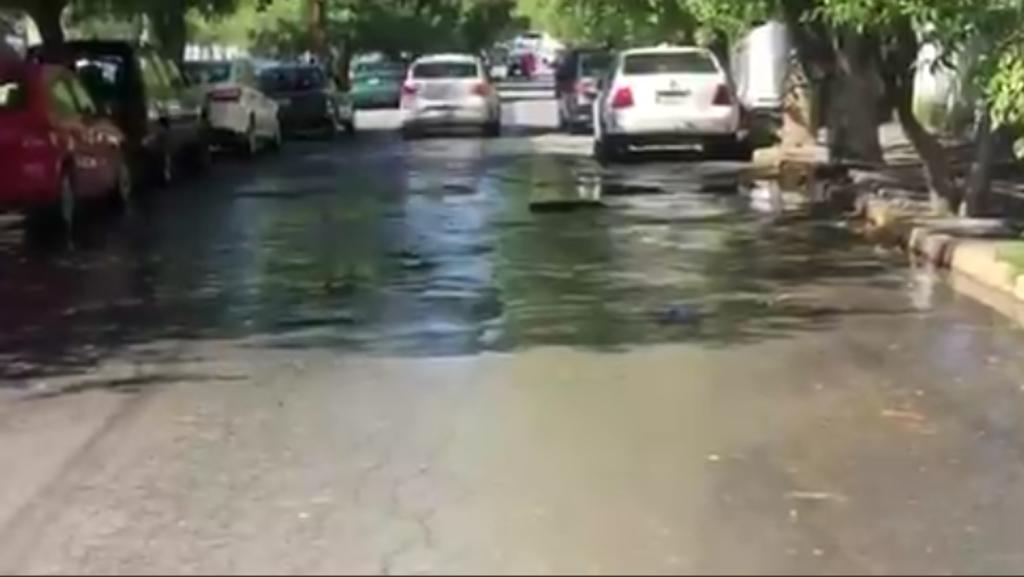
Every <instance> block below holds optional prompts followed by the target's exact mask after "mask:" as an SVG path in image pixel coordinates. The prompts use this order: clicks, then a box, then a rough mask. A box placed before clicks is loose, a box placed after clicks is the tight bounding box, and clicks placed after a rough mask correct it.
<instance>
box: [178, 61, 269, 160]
mask: <svg viewBox="0 0 1024 577" xmlns="http://www.w3.org/2000/svg"><path fill="white" fill-rule="evenodd" d="M184 69H185V74H186V76H188V77H189V79H190V80H191V82H192V84H194V85H195V86H197V87H198V89H199V90H200V91H201V92H202V94H203V96H204V97H205V99H206V120H207V123H208V129H209V130H210V136H211V138H212V139H213V140H214V141H215V142H217V143H220V144H230V145H234V146H238V147H240V148H241V149H242V150H244V151H245V153H246V154H248V155H250V156H252V155H255V154H256V153H257V152H258V151H259V150H260V148H261V147H262V146H263V145H264V144H265V145H268V146H270V147H271V148H275V149H276V148H278V147H279V146H280V145H281V123H280V122H279V121H278V118H277V109H278V106H277V102H276V101H275V100H274V99H272V98H270V97H268V96H267V95H266V94H263V91H262V90H260V88H259V80H258V78H257V71H256V65H255V63H254V62H252V61H251V60H249V59H246V58H240V59H236V60H227V61H203V62H186V63H185V64H184Z"/></svg>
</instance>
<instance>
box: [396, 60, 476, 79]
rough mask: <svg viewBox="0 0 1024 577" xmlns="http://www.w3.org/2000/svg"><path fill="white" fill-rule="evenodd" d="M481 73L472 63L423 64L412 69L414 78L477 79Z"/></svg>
mask: <svg viewBox="0 0 1024 577" xmlns="http://www.w3.org/2000/svg"><path fill="white" fill-rule="evenodd" d="M478 75H479V71H478V70H477V68H476V64H474V63H472V62H423V63H421V64H417V65H416V67H415V68H413V69H412V77H413V78H420V79H425V80H429V79H431V78H476V77H477V76H478Z"/></svg>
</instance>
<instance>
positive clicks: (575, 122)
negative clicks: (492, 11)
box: [555, 48, 612, 132]
mask: <svg viewBox="0 0 1024 577" xmlns="http://www.w3.org/2000/svg"><path fill="white" fill-rule="evenodd" d="M611 62H612V55H611V54H610V53H609V52H607V51H605V50H599V49H590V48H576V49H572V50H569V51H568V52H566V53H565V55H564V56H563V58H562V60H561V61H560V62H559V63H558V68H557V69H556V71H555V98H556V99H557V100H558V124H559V126H561V127H562V129H563V130H569V131H572V132H576V131H586V130H589V129H590V127H591V126H592V124H593V118H592V117H593V110H594V100H595V99H596V98H597V93H598V86H597V84H598V79H599V78H600V77H602V76H604V75H605V74H606V73H607V72H608V67H609V66H611Z"/></svg>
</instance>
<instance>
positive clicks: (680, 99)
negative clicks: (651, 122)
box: [658, 93, 689, 106]
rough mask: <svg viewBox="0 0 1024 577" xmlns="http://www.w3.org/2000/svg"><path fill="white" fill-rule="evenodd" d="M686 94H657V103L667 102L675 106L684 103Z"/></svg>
mask: <svg viewBox="0 0 1024 577" xmlns="http://www.w3.org/2000/svg"><path fill="white" fill-rule="evenodd" d="M688 96H689V95H688V94H681V93H680V94H665V93H662V94H658V104H667V105H669V106H677V105H679V104H685V103H686V100H687V97H688Z"/></svg>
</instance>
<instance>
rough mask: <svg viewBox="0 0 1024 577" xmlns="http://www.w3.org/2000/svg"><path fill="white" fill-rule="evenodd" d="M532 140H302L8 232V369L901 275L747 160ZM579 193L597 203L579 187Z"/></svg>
mask: <svg viewBox="0 0 1024 577" xmlns="http://www.w3.org/2000/svg"><path fill="white" fill-rule="evenodd" d="M524 142H528V140H526V139H522V138H521V139H515V138H507V139H502V140H495V141H486V140H480V139H474V138H445V139H437V140H425V141H418V142H413V143H403V142H401V141H399V140H398V139H397V138H394V137H393V136H390V135H384V134H377V135H371V136H365V137H363V139H362V140H360V141H357V142H354V143H343V144H322V143H299V144H296V145H294V146H292V147H291V148H290V149H289V150H288V151H286V153H284V155H282V156H279V157H267V158H266V159H265V160H263V161H261V162H259V163H258V164H256V165H251V166H246V165H242V164H238V163H235V164H230V165H229V166H228V167H226V168H225V169H223V170H222V171H221V172H220V174H219V175H218V176H216V177H214V178H212V179H209V180H207V181H201V182H195V183H188V184H184V185H181V186H179V187H177V188H176V189H174V190H171V191H167V193H166V194H163V195H160V196H157V197H154V198H151V199H149V201H148V202H147V203H145V205H144V206H142V207H140V209H139V210H138V211H137V212H136V214H134V215H133V216H132V217H130V218H129V219H127V220H126V221H125V222H121V223H118V222H111V221H109V219H108V220H102V219H101V220H100V221H98V222H97V223H95V224H94V225H93V228H94V229H95V230H93V231H91V232H90V234H89V235H88V236H87V242H85V243H84V244H83V245H82V246H79V247H78V248H77V249H75V250H70V251H52V250H49V251H46V250H34V249H33V248H32V247H26V246H25V245H24V244H23V242H22V239H21V238H20V235H19V234H18V232H17V231H16V230H14V229H8V230H7V231H6V232H4V233H3V236H2V237H0V238H2V244H0V271H2V272H0V302H2V303H4V306H3V308H2V309H0V324H2V325H3V326H4V327H5V330H4V332H3V334H2V335H0V358H2V359H3V360H5V361H6V362H4V363H3V364H4V365H5V366H6V367H8V368H7V369H4V370H3V371H4V372H5V373H6V374H4V375H0V376H7V377H12V376H17V375H18V374H20V373H26V374H27V373H31V372H33V371H38V370H41V369H42V368H43V367H44V366H45V367H46V368H47V370H60V369H61V368H66V367H73V366H75V365H76V364H82V363H84V364H87V363H89V362H91V361H92V360H95V358H97V357H99V356H102V355H103V354H104V351H109V350H112V349H116V348H117V347H121V346H123V345H126V344H140V343H146V342H149V341H153V340H157V339H168V338H175V339H182V338H185V339H188V338H200V337H204V338H238V337H249V338H256V339H261V340H263V341H266V342H270V343H272V344H274V345H278V346H291V347H304V346H329V347H339V348H341V349H343V350H344V349H354V350H366V351H375V352H381V353H387V354H412V355H437V354H444V355H447V354H469V353H474V352H478V351H481V350H489V349H499V350H507V349H513V348H518V347H527V346H533V345H539V344H561V345H579V346H594V347H616V346H625V345H630V344H637V343H652V342H662V341H674V340H692V339H703V340H707V341H709V342H728V341H734V340H740V339H743V338H747V337H754V336H767V335H770V334H772V333H776V332H784V331H786V330H789V329H792V328H813V327H814V326H815V325H820V324H821V323H826V322H828V320H829V311H828V310H827V309H826V308H822V307H821V306H817V305H816V306H812V307H810V308H807V307H806V306H805V305H803V304H800V303H790V304H787V305H786V306H782V305H776V306H767V305H766V303H768V302H769V301H770V299H771V298H772V295H775V294H776V293H778V292H780V291H785V290H787V288H786V287H787V285H790V284H793V283H801V282H806V281H808V280H810V279H814V278H827V277H832V276H839V277H841V276H848V275H858V276H862V277H870V276H872V275H879V276H884V275H886V274H891V273H890V272H887V270H886V268H885V267H884V266H883V265H882V264H881V263H880V262H879V261H878V260H877V259H875V258H874V257H872V256H871V255H870V254H868V253H867V252H866V249H865V250H861V251H860V252H861V253H864V254H863V255H862V256H863V258H859V257H857V256H856V253H857V251H853V252H854V256H850V254H844V256H843V258H838V257H837V256H836V254H835V251H837V250H842V251H843V252H844V253H848V252H849V251H850V242H849V239H848V238H847V237H846V235H845V234H844V233H842V232H840V231H837V230H836V229H834V228H832V227H829V226H825V225H820V224H814V223H807V224H803V225H799V226H792V227H786V228H784V229H781V228H778V227H774V226H772V225H771V224H770V223H767V222H762V221H760V220H759V219H758V218H757V217H756V216H754V215H752V214H750V213H748V212H747V211H745V210H743V209H742V207H741V202H740V200H739V198H738V197H737V196H736V195H735V194H732V192H734V191H735V179H736V173H737V167H735V166H729V165H715V164H713V163H703V164H701V163H688V162H679V161H673V162H664V161H662V162H659V161H657V160H656V161H655V162H653V163H646V164H635V165H625V166H622V167H618V168H615V169H605V170H602V169H600V168H599V167H597V166H596V165H595V164H593V163H592V162H590V161H589V159H586V158H582V157H578V156H569V155H557V154H544V155H542V154H536V153H534V152H533V151H531V150H530V149H529V147H528V145H527V146H524ZM581 200H584V201H586V202H580V201H581Z"/></svg>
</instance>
